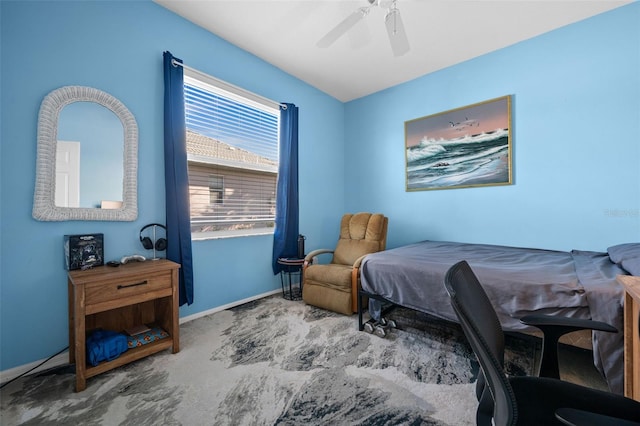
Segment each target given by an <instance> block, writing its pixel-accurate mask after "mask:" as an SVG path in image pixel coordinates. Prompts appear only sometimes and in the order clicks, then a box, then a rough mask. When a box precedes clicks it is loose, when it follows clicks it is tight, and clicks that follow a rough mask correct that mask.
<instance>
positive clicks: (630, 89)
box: [345, 3, 640, 251]
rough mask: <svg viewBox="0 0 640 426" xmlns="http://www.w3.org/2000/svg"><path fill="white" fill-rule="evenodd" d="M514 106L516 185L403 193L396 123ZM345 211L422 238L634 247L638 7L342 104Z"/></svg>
mask: <svg viewBox="0 0 640 426" xmlns="http://www.w3.org/2000/svg"><path fill="white" fill-rule="evenodd" d="M504 95H512V96H513V98H512V112H513V144H514V145H513V154H514V160H513V171H514V174H513V177H514V185H510V186H494V187H480V188H464V189H450V190H436V191H419V192H405V153H404V121H406V120H412V119H415V118H419V117H423V116H427V115H430V114H435V113H438V112H441V111H447V110H449V109H453V108H458V107H462V106H465V105H469V104H474V103H477V102H480V101H484V100H488V99H493V98H497V97H500V96H504ZM345 141H347V143H346V146H345V158H348V159H349V167H348V168H347V170H346V171H345V178H346V180H345V182H346V193H347V195H348V196H347V199H346V209H347V210H365V211H366V210H370V211H382V212H385V213H386V214H387V215H388V216H389V237H388V247H395V246H398V245H401V244H406V243H409V242H415V241H419V240H424V239H434V240H451V241H464V242H478V243H493V244H505V245H516V246H526V247H537V248H548V249H560V250H570V249H582V250H595V251H604V250H605V249H606V248H607V247H608V246H609V245H613V244H617V243H622V242H629V241H639V240H640V4H638V3H634V4H632V5H629V6H625V7H622V8H619V9H616V10H614V11H611V12H609V13H605V14H602V15H599V16H596V17H593V18H591V19H588V20H585V21H582V22H579V23H576V24H573V25H570V26H566V27H563V28H561V29H558V30H556V31H553V32H550V33H547V34H544V35H542V36H539V37H536V38H533V39H530V40H528V41H524V42H521V43H519V44H516V45H513V46H511V47H508V48H505V49H501V50H499V51H496V52H493V53H490V54H487V55H484V56H481V57H478V58H475V59H473V60H469V61H467V62H465V63H462V64H459V65H456V66H454V67H450V68H448V69H445V70H442V71H440V72H436V73H432V74H429V75H426V76H423V77H420V78H418V79H416V80H413V81H411V82H408V83H405V84H402V85H399V86H396V87H393V88H390V89H388V90H384V91H382V92H379V93H376V94H373V95H370V96H368V97H364V98H361V99H358V100H355V101H352V102H349V103H348V104H346V107H345Z"/></svg>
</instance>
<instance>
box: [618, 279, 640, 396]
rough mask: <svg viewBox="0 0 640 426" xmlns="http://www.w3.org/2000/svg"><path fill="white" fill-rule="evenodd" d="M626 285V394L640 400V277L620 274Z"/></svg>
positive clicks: (622, 281)
mask: <svg viewBox="0 0 640 426" xmlns="http://www.w3.org/2000/svg"><path fill="white" fill-rule="evenodd" d="M617 281H618V282H619V283H620V284H622V286H623V287H624V291H625V293H624V396H626V397H629V398H633V399H635V400H636V401H640V323H639V322H640V277H635V276H631V275H618V277H617Z"/></svg>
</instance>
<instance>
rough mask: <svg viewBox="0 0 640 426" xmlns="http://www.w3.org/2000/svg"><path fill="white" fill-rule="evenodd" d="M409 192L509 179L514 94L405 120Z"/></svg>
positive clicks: (506, 181)
mask: <svg viewBox="0 0 640 426" xmlns="http://www.w3.org/2000/svg"><path fill="white" fill-rule="evenodd" d="M404 131H405V153H406V183H407V191H422V190H431V189H451V188H465V187H475V186H492V185H510V184H511V179H512V177H511V175H512V170H511V163H512V158H511V157H512V155H511V146H512V137H511V96H503V97H500V98H496V99H491V100H488V101H484V102H479V103H477V104H473V105H469V106H465V107H461V108H456V109H452V110H450V111H444V112H440V113H437V114H433V115H429V116H426V117H421V118H417V119H415V120H410V121H405V123H404Z"/></svg>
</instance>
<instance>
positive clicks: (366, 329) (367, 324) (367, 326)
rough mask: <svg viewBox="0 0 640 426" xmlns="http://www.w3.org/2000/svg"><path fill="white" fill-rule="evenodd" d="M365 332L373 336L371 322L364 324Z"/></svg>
mask: <svg viewBox="0 0 640 426" xmlns="http://www.w3.org/2000/svg"><path fill="white" fill-rule="evenodd" d="M364 331H366V332H367V333H369V334H373V324H371V323H370V322H366V323H365V324H364Z"/></svg>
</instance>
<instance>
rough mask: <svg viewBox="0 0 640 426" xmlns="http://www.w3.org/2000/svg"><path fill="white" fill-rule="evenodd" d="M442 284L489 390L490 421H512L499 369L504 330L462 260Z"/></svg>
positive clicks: (510, 399) (510, 397)
mask: <svg viewBox="0 0 640 426" xmlns="http://www.w3.org/2000/svg"><path fill="white" fill-rule="evenodd" d="M445 287H446V289H447V292H448V293H449V296H450V297H451V306H452V307H453V310H454V311H455V313H456V316H457V317H458V320H459V321H460V325H461V326H462V330H463V331H464V334H465V336H466V337H467V340H468V341H469V344H470V345H471V348H472V349H473V352H474V353H475V354H476V357H477V358H478V362H479V363H480V366H481V368H482V371H483V373H484V377H485V380H486V382H487V384H488V386H489V389H490V390H491V395H492V397H493V404H494V406H493V421H494V424H495V425H497V426H502V425H514V424H516V421H517V417H518V414H517V408H516V400H515V395H514V393H513V389H512V388H511V385H510V384H509V380H508V379H507V377H506V375H505V373H504V370H503V364H504V332H503V331H502V327H501V326H500V321H499V320H498V316H497V314H496V312H495V309H494V308H493V305H492V304H491V301H490V300H489V298H488V297H487V294H486V293H485V291H484V289H483V288H482V285H481V284H480V282H479V281H478V279H477V277H476V276H475V274H474V273H473V271H472V270H471V267H470V266H469V264H468V263H467V262H466V261H464V260H463V261H461V262H458V263H456V264H455V265H453V266H452V267H451V268H450V269H449V270H448V271H447V274H446V276H445Z"/></svg>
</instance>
